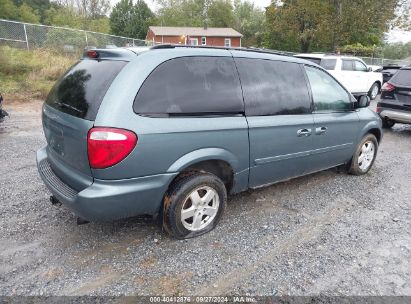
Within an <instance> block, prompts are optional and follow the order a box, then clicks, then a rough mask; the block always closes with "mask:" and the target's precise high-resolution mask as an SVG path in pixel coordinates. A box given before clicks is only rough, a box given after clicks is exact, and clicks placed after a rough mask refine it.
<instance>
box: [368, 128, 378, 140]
mask: <svg viewBox="0 0 411 304" xmlns="http://www.w3.org/2000/svg"><path fill="white" fill-rule="evenodd" d="M368 133H370V134H373V135H374V136H375V137H376V138H377V141H378V143H380V140H381V131H380V130H379V129H370V130H369V131H368Z"/></svg>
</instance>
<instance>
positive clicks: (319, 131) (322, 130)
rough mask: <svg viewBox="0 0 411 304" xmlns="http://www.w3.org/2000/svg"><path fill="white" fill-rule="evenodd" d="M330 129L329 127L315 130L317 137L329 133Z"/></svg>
mask: <svg viewBox="0 0 411 304" xmlns="http://www.w3.org/2000/svg"><path fill="white" fill-rule="evenodd" d="M327 130H328V128H327V127H320V128H315V134H316V135H322V134H325V132H327Z"/></svg>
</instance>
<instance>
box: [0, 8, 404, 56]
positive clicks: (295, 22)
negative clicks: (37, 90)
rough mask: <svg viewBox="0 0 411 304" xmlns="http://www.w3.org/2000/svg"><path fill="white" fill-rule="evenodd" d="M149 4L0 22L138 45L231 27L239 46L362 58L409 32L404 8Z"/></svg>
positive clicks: (15, 14) (28, 13) (6, 11)
mask: <svg viewBox="0 0 411 304" xmlns="http://www.w3.org/2000/svg"><path fill="white" fill-rule="evenodd" d="M156 4H157V6H158V10H157V11H156V12H153V11H152V10H151V9H150V8H149V7H148V5H147V4H146V2H145V1H144V0H120V1H119V2H118V3H117V4H116V5H114V7H110V1H109V0H55V1H50V0H0V18H4V19H12V20H17V21H25V22H30V23H43V24H46V25H56V26H65V27H71V28H79V29H84V30H91V31H96V32H103V33H111V34H114V35H119V36H125V37H131V38H138V39H145V36H146V34H147V30H148V26H149V25H162V26H207V27H232V28H234V29H235V30H237V31H239V32H240V33H242V34H243V35H244V37H243V40H242V44H243V45H244V46H256V47H266V48H272V49H277V50H285V51H294V52H310V51H336V50H342V51H346V52H353V53H362V54H368V53H371V52H372V53H373V54H374V53H375V51H376V50H380V49H381V46H383V45H384V38H385V36H384V35H385V33H386V32H387V31H388V30H389V29H390V28H392V27H397V28H402V29H406V30H411V14H410V12H411V2H410V1H409V0H272V2H271V4H270V5H269V6H268V7H266V8H264V9H263V8H260V7H257V6H256V5H254V4H253V2H251V0H156ZM396 47H398V48H404V46H402V45H401V46H400V45H396ZM405 50H408V48H407V47H405ZM392 53H393V54H395V52H392ZM400 53H401V52H397V56H400Z"/></svg>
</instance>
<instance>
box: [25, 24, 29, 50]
mask: <svg viewBox="0 0 411 304" xmlns="http://www.w3.org/2000/svg"><path fill="white" fill-rule="evenodd" d="M23 28H24V36H25V37H26V45H27V50H30V49H29V40H28V39H27V31H26V24H25V23H23Z"/></svg>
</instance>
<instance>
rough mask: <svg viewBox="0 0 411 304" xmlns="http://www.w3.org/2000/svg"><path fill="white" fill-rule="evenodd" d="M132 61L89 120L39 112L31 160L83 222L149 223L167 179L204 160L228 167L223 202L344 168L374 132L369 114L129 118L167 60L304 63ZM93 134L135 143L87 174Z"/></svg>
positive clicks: (167, 53) (152, 56)
mask: <svg viewBox="0 0 411 304" xmlns="http://www.w3.org/2000/svg"><path fill="white" fill-rule="evenodd" d="M110 52H115V50H113V51H112V50H110ZM138 53H139V54H138V55H136V56H134V57H133V56H131V55H130V54H129V53H127V58H128V60H130V62H129V63H128V64H127V65H126V66H124V68H123V69H122V70H121V71H120V73H119V74H118V75H117V77H116V78H115V79H114V81H113V82H112V83H111V85H110V87H109V88H108V90H107V92H106V94H105V96H104V98H103V100H102V102H101V105H100V107H99V110H98V113H97V116H96V118H95V120H94V121H89V120H83V119H79V118H76V117H74V116H70V115H68V114H64V113H59V112H58V111H57V110H55V109H53V108H50V107H48V106H44V108H43V109H44V110H43V119H44V125H45V127H44V128H45V134H46V139H47V142H48V146H47V147H45V148H43V149H40V150H39V151H38V152H37V163H38V167H39V172H40V176H41V177H42V179H43V181H44V182H45V184H46V185H47V187H48V188H49V189H50V190H51V192H52V194H53V195H54V196H55V197H56V198H57V199H58V200H60V201H61V202H63V203H64V204H65V205H67V206H68V207H69V208H70V209H72V210H73V211H75V212H76V213H77V214H79V215H80V216H81V217H84V218H86V219H92V220H112V219H118V218H123V217H130V216H135V215H139V214H157V213H158V212H159V211H160V208H161V205H162V201H163V198H164V194H165V192H166V191H167V189H168V187H169V185H170V183H171V182H172V181H173V179H174V178H175V177H176V176H177V175H178V174H179V173H180V172H181V171H183V170H185V169H186V168H187V167H189V166H192V165H194V164H196V163H198V162H202V161H206V160H218V161H223V162H226V163H227V164H228V165H229V166H230V167H231V168H232V170H233V176H234V183H233V184H234V185H233V188H232V189H231V193H237V192H240V191H243V190H246V189H248V188H249V187H259V186H262V185H265V184H269V183H274V182H278V181H281V180H284V179H289V178H292V177H295V176H300V175H303V174H306V173H309V172H313V171H318V170H320V169H323V168H325V167H327V166H329V167H332V166H336V165H339V164H340V163H343V162H346V161H349V159H350V157H351V155H352V153H353V149H355V147H356V145H357V144H358V142H359V140H360V139H361V137H360V135H359V133H360V132H367V128H379V126H378V122H377V119H378V118H377V119H376V117H375V115H374V116H373V115H372V114H369V113H368V112H371V111H370V110H368V109H361V110H356V111H352V112H350V113H343V114H341V113H339V114H335V113H334V114H327V115H324V114H321V115H320V114H306V115H276V116H247V117H246V116H245V115H244V114H237V115H234V114H233V115H231V114H228V115H199V116H190V115H188V116H181V117H175V116H173V117H171V116H170V117H167V116H164V117H159V116H147V115H146V116H143V115H138V114H136V113H135V112H134V111H133V103H134V100H135V97H136V95H137V93H138V91H139V89H140V87H141V85H142V84H143V82H144V81H145V80H146V78H147V77H148V76H149V75H150V73H151V72H152V71H153V70H154V69H155V68H156V67H157V66H159V65H160V64H161V63H163V62H165V61H167V60H170V59H173V58H179V57H185V56H208V57H230V58H232V57H242V58H259V59H270V60H281V61H290V62H296V63H302V64H308V62H307V61H306V60H301V59H297V58H293V57H286V56H278V55H273V54H266V53H257V52H249V51H248V52H245V51H237V50H232V51H229V50H224V49H208V48H169V49H156V50H149V51H146V50H144V51H142V52H138ZM107 56H108V55H107ZM121 56H123V57H124V56H125V55H124V54H123V55H121ZM121 56H120V57H121ZM121 58H122V57H121ZM310 64H311V63H310ZM367 111H368V112H367ZM56 112H57V113H56ZM367 113H368V114H367ZM316 124H317V125H318V126H319V127H320V126H322V125H323V124H326V125H327V126H328V132H329V133H328V134H327V135H316V134H314V132H315V128H316ZM92 127H110V128H121V129H127V130H131V131H133V132H134V133H135V134H137V136H138V141H137V145H136V147H135V148H134V150H133V151H132V152H131V153H130V154H129V155H128V156H127V157H126V158H125V159H123V160H122V161H121V162H120V163H118V164H116V165H114V166H112V167H109V168H106V169H90V167H89V166H86V165H85V164H86V163H88V161H87V132H88V130H89V129H90V128H92ZM301 129H311V131H312V134H311V135H310V136H298V134H297V132H298V131H299V130H301ZM342 129H344V131H342ZM51 130H53V132H51ZM80 141H81V143H80V144H79V142H80ZM65 157H69V159H70V161H69V162H68V163H67V161H66V160H65ZM324 157H326V158H327V161H325V162H324Z"/></svg>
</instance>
